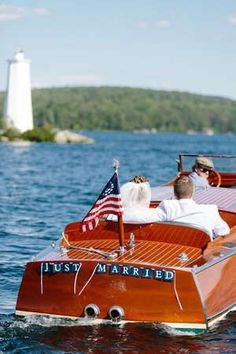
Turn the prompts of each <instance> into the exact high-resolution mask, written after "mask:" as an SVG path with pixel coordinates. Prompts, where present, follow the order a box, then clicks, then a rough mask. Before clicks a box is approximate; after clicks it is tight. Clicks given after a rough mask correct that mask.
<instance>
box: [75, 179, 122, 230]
mask: <svg viewBox="0 0 236 354" xmlns="http://www.w3.org/2000/svg"><path fill="white" fill-rule="evenodd" d="M122 212H123V208H122V201H121V195H120V186H119V180H118V175H117V172H115V173H114V175H113V176H112V177H111V179H110V180H109V182H108V183H107V184H106V186H105V188H104V189H103V191H102V193H101V194H100V195H99V197H98V199H97V200H96V202H95V203H94V205H93V206H92V208H91V209H90V211H89V212H88V214H87V215H86V216H85V218H84V219H83V220H82V231H83V232H85V231H89V230H93V229H94V228H95V227H96V226H97V225H98V223H99V217H100V216H103V215H106V214H113V215H117V216H118V215H122Z"/></svg>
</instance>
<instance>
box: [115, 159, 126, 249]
mask: <svg viewBox="0 0 236 354" xmlns="http://www.w3.org/2000/svg"><path fill="white" fill-rule="evenodd" d="M113 167H114V169H115V172H116V173H117V176H118V168H119V161H118V160H114V164H113ZM118 224H119V242H120V249H121V251H124V246H125V232H124V223H123V215H122V214H121V215H118Z"/></svg>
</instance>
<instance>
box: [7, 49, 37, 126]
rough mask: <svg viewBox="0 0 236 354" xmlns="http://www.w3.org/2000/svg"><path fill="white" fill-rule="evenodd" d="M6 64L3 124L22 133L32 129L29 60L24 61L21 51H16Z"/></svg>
mask: <svg viewBox="0 0 236 354" xmlns="http://www.w3.org/2000/svg"><path fill="white" fill-rule="evenodd" d="M8 62H9V68H8V79H7V91H6V96H5V101H4V114H3V117H4V123H5V127H6V128H15V129H18V130H19V131H20V132H22V133H23V132H25V131H26V130H31V129H33V114H32V99H31V84H30V60H28V59H25V57H24V52H23V51H18V52H16V54H15V56H14V58H13V59H12V60H8Z"/></svg>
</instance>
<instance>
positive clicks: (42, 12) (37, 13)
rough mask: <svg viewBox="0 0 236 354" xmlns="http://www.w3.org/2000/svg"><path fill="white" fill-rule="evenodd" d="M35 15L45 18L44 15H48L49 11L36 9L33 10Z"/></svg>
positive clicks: (43, 8) (41, 8)
mask: <svg viewBox="0 0 236 354" xmlns="http://www.w3.org/2000/svg"><path fill="white" fill-rule="evenodd" d="M33 13H35V14H36V15H38V16H44V15H48V14H49V11H48V9H46V8H45V7H36V8H35V9H33Z"/></svg>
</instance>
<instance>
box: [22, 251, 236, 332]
mask: <svg viewBox="0 0 236 354" xmlns="http://www.w3.org/2000/svg"><path fill="white" fill-rule="evenodd" d="M94 258H96V257H94ZM210 264H211V262H210V263H209V264H205V265H203V266H201V267H196V266H195V267H190V268H188V267H183V268H182V269H181V268H180V267H167V266H164V267H163V266H162V265H160V266H155V267H153V266H152V265H148V266H147V265H145V266H144V264H143V263H137V262H136V263H135V264H133V263H131V262H130V263H129V262H127V261H125V263H124V262H121V261H117V260H114V261H113V260H112V261H108V260H107V261H104V260H103V261H101V260H96V259H95V260H84V259H73V260H72V259H68V260H67V261H65V260H63V261H60V260H58V259H52V258H51V259H50V258H48V259H43V260H41V261H32V262H29V263H28V264H27V266H26V270H25V273H24V277H23V280H22V284H21V287H20V290H19V294H18V299H17V305H16V314H17V315H23V316H26V315H34V314H35V315H50V316H59V317H67V318H72V319H86V318H87V315H85V312H84V311H85V308H86V306H88V305H91V304H93V305H96V306H97V308H98V309H99V314H98V316H96V318H95V317H94V321H96V320H99V321H105V322H107V321H111V319H110V318H109V310H110V309H111V308H112V307H114V306H117V307H119V308H122V309H123V312H124V314H123V318H122V320H123V321H130V322H133V321H137V322H140V321H141V322H159V323H164V324H166V325H168V326H171V327H174V328H176V329H179V330H184V331H186V330H188V331H194V332H197V333H201V332H203V331H206V330H207V329H208V328H209V326H211V324H214V323H215V322H216V321H217V320H219V319H220V318H221V317H222V315H225V314H226V313H228V312H229V311H232V310H234V307H235V299H236V276H233V277H232V272H233V269H235V266H236V256H235V255H234V256H230V257H226V258H225V259H223V260H220V259H218V261H217V260H216V261H213V263H212V264H211V265H210ZM209 279H211V281H209ZM112 322H113V321H112ZM89 323H91V321H90V322H89Z"/></svg>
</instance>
